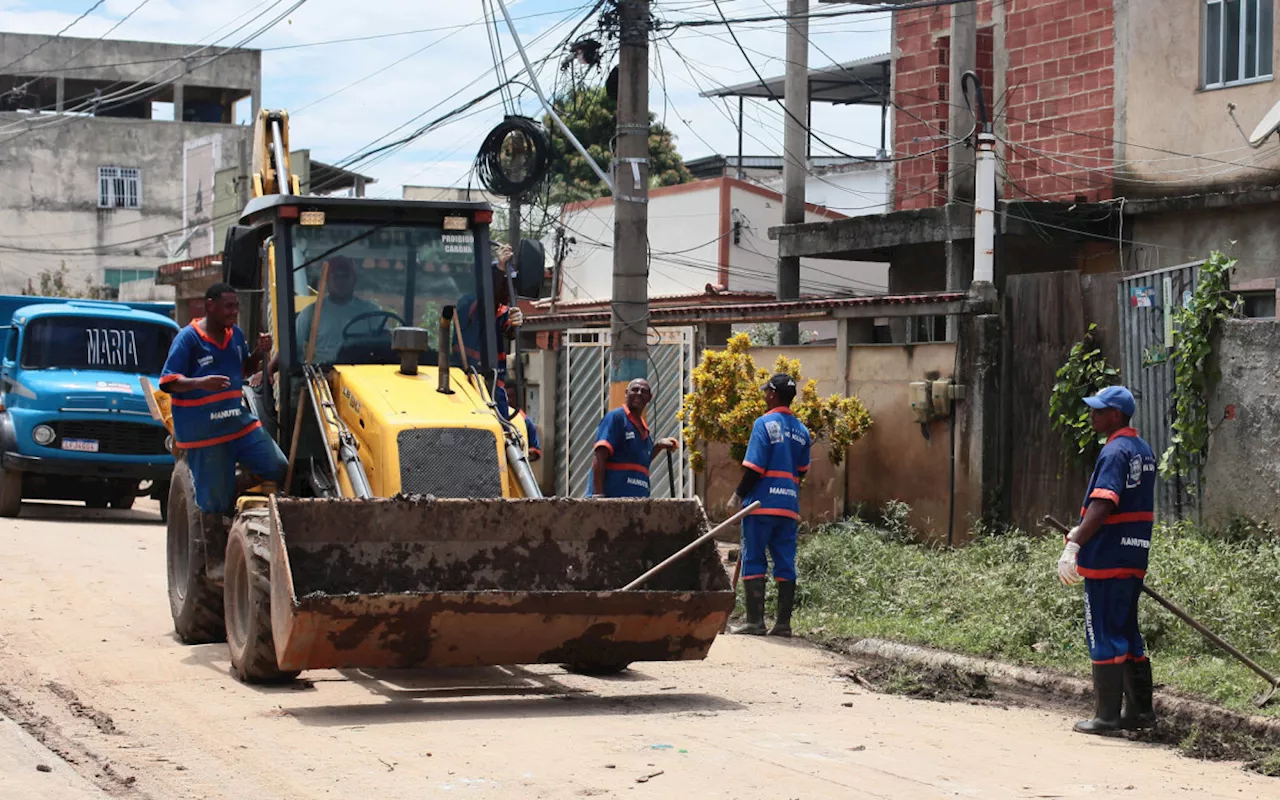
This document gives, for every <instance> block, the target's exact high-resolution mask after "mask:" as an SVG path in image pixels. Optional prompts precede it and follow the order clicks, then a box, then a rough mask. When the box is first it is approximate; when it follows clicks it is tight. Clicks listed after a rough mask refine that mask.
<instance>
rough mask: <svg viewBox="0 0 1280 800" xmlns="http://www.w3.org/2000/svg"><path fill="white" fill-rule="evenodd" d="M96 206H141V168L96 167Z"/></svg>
mask: <svg viewBox="0 0 1280 800" xmlns="http://www.w3.org/2000/svg"><path fill="white" fill-rule="evenodd" d="M98 208H142V170H140V169H138V168H136V167H98Z"/></svg>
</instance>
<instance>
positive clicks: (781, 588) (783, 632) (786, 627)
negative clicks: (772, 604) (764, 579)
mask: <svg viewBox="0 0 1280 800" xmlns="http://www.w3.org/2000/svg"><path fill="white" fill-rule="evenodd" d="M795 602H796V582H795V581H778V620H777V621H776V622H774V623H773V630H771V631H769V635H770V636H785V637H787V638H788V639H789V638H791V609H792V607H794V606H795Z"/></svg>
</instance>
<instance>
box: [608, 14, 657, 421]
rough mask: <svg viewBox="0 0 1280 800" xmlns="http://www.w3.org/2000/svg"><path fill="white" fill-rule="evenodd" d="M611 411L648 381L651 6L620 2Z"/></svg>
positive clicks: (614, 193) (614, 176)
mask: <svg viewBox="0 0 1280 800" xmlns="http://www.w3.org/2000/svg"><path fill="white" fill-rule="evenodd" d="M618 11H619V28H620V30H619V33H618V39H619V44H620V50H619V53H618V121H617V126H618V127H617V144H616V151H615V156H614V160H613V311H612V320H611V324H610V331H611V332H612V335H613V341H612V346H611V349H610V356H609V405H610V407H613V408H616V407H618V406H620V405H622V404H623V401H624V398H625V397H626V391H627V384H628V383H630V382H631V381H632V380H635V379H636V378H647V377H649V366H648V365H649V359H648V357H649V334H648V331H649V206H648V202H649V0H618Z"/></svg>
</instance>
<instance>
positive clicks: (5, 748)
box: [0, 714, 107, 800]
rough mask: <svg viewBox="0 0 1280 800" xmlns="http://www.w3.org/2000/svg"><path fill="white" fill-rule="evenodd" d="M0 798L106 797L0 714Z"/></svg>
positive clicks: (71, 799) (73, 799)
mask: <svg viewBox="0 0 1280 800" xmlns="http://www.w3.org/2000/svg"><path fill="white" fill-rule="evenodd" d="M41 768H43V769H41ZM46 770H47V771H46ZM0 797H12V798H22V800H106V798H107V794H106V793H104V792H103V791H102V790H101V789H99V788H98V787H96V786H94V785H93V784H92V783H90V782H89V781H87V780H85V779H84V778H83V777H81V775H80V774H79V773H78V772H76V771H75V770H74V769H72V768H71V765H69V764H68V763H67V762H66V761H64V760H62V758H61V757H59V756H58V755H57V754H56V753H54V752H53V751H51V750H49V749H48V748H47V747H45V746H44V745H42V744H40V742H38V741H36V740H35V738H34V737H32V736H31V734H29V733H27V732H26V731H25V730H23V729H22V727H21V726H19V725H18V723H16V722H14V721H13V720H11V719H9V718H8V717H6V716H4V715H2V714H0Z"/></svg>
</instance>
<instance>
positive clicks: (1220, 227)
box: [1125, 205, 1280, 282]
mask: <svg viewBox="0 0 1280 800" xmlns="http://www.w3.org/2000/svg"><path fill="white" fill-rule="evenodd" d="M1129 224H1130V221H1129V220H1125V225H1126V226H1128V225H1129ZM1131 230H1132V231H1133V242H1134V244H1133V245H1132V246H1131V247H1130V248H1129V252H1128V253H1127V254H1126V262H1125V267H1126V269H1128V270H1130V271H1132V270H1142V271H1147V270H1153V269H1159V268H1161V267H1173V266H1177V265H1179V264H1186V263H1188V262H1191V261H1198V260H1200V259H1203V258H1208V256H1209V253H1210V252H1212V251H1214V250H1221V251H1222V252H1224V253H1229V254H1231V255H1234V256H1236V257H1237V258H1238V259H1239V261H1238V263H1237V265H1236V272H1235V275H1233V276H1232V280H1233V281H1235V282H1240V281H1251V280H1258V279H1260V278H1275V277H1280V226H1278V225H1276V211H1275V208H1274V207H1271V206H1265V205H1263V206H1243V207H1240V208H1232V209H1219V210H1213V211H1200V212H1191V213H1182V214H1161V215H1152V216H1139V217H1134V218H1133V221H1132V228H1131Z"/></svg>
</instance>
